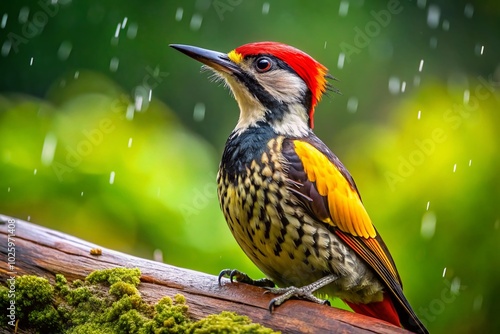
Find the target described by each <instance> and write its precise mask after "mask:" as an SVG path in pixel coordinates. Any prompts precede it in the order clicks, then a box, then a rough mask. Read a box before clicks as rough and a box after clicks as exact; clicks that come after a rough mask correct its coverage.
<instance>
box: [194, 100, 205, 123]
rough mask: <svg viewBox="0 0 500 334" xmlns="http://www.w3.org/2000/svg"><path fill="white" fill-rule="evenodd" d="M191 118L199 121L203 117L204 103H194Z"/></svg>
mask: <svg viewBox="0 0 500 334" xmlns="http://www.w3.org/2000/svg"><path fill="white" fill-rule="evenodd" d="M193 119H194V120H195V121H197V122H201V121H203V120H204V119H205V104H204V103H201V102H198V103H196V104H195V105H194V111H193Z"/></svg>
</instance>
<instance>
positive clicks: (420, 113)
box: [417, 110, 422, 119]
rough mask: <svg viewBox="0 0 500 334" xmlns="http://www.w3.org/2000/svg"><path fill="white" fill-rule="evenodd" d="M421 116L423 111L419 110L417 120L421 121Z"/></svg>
mask: <svg viewBox="0 0 500 334" xmlns="http://www.w3.org/2000/svg"><path fill="white" fill-rule="evenodd" d="M420 115H422V110H419V111H418V114H417V119H420Z"/></svg>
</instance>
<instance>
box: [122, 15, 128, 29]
mask: <svg viewBox="0 0 500 334" xmlns="http://www.w3.org/2000/svg"><path fill="white" fill-rule="evenodd" d="M127 21H128V17H126V16H125V17H124V18H123V21H122V29H125V26H126V25H127Z"/></svg>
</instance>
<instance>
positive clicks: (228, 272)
mask: <svg viewBox="0 0 500 334" xmlns="http://www.w3.org/2000/svg"><path fill="white" fill-rule="evenodd" d="M222 277H228V278H229V280H230V281H231V283H233V281H234V280H235V279H236V281H237V282H240V283H246V284H250V285H255V286H260V287H263V288H274V286H275V284H274V282H273V281H271V280H270V279H268V278H261V279H257V280H254V279H251V278H250V277H249V276H248V275H247V274H245V273H242V272H241V271H239V270H236V269H234V270H233V269H224V270H222V271H221V272H220V274H219V285H222V284H221V279H222Z"/></svg>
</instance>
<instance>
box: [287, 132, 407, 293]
mask: <svg viewBox="0 0 500 334" xmlns="http://www.w3.org/2000/svg"><path fill="white" fill-rule="evenodd" d="M283 154H284V156H285V158H286V159H287V160H288V162H289V164H288V177H289V178H290V179H291V180H293V182H294V183H293V184H292V186H291V187H290V188H295V189H293V190H292V191H294V193H299V194H301V195H302V196H298V198H299V200H300V201H301V202H302V203H303V204H304V206H305V207H307V208H308V210H309V211H310V213H311V214H312V215H313V216H314V217H315V218H316V219H318V220H319V221H322V222H323V223H325V224H328V226H329V228H330V230H331V231H332V232H333V233H335V234H336V235H337V236H339V238H341V239H342V240H343V241H344V242H345V243H346V244H347V245H349V246H350V247H351V248H352V249H353V250H354V251H355V252H356V253H357V254H358V255H359V256H360V257H361V258H362V259H363V260H364V261H366V262H367V263H368V264H369V265H370V266H371V267H372V268H373V270H374V271H375V272H377V274H378V275H379V276H380V278H381V279H382V280H383V281H384V282H385V283H386V284H387V285H388V287H389V289H390V290H395V289H398V290H400V291H401V279H400V278H399V274H398V272H397V269H396V265H395V264H394V260H393V259H392V257H391V255H390V253H389V251H388V250H387V247H386V246H385V244H384V242H383V240H382V238H381V237H380V235H379V234H378V233H377V230H376V229H375V227H374V226H373V224H372V222H371V219H370V217H369V216H368V213H367V212H366V210H365V208H364V206H363V203H362V201H361V197H360V196H359V193H358V190H357V188H356V185H355V183H354V180H353V179H352V178H351V176H350V175H349V173H348V172H347V170H346V169H345V167H344V166H343V165H342V163H341V162H340V161H339V160H338V158H337V157H336V156H335V155H334V154H333V153H332V152H331V151H330V150H329V149H328V147H326V145H325V144H323V143H322V142H321V141H320V140H319V139H317V138H316V137H315V136H313V137H310V138H308V139H295V140H288V141H285V142H284V145H283ZM393 292H394V293H395V294H398V293H397V292H395V291H393ZM401 294H402V292H401Z"/></svg>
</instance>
